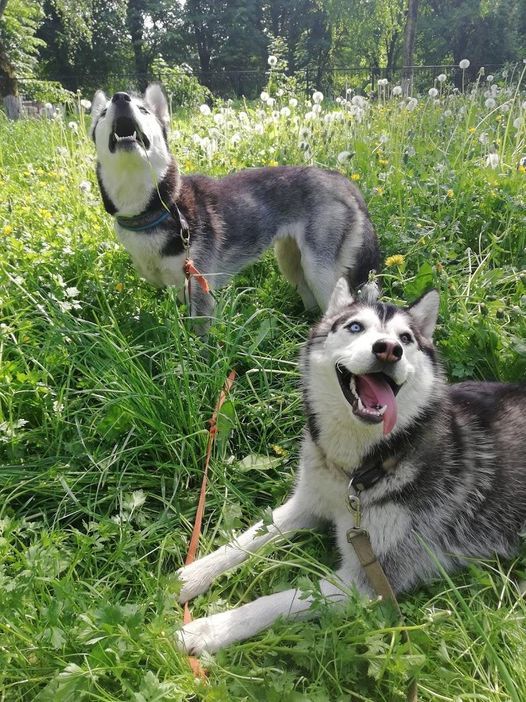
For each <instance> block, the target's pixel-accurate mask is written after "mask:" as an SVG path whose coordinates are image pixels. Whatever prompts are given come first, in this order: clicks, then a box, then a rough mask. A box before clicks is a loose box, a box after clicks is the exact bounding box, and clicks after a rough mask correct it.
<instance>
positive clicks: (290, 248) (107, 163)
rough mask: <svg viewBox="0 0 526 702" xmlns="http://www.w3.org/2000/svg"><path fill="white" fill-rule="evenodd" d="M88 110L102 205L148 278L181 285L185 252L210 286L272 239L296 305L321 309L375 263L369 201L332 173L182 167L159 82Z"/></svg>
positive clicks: (199, 295)
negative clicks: (215, 172)
mask: <svg viewBox="0 0 526 702" xmlns="http://www.w3.org/2000/svg"><path fill="white" fill-rule="evenodd" d="M91 113H92V125H91V135H92V138H93V140H94V142H95V146H96V150H97V178H98V182H99V186H100V191H101V195H102V200H103V203H104V207H105V208H106V211H107V212H109V213H110V214H111V215H113V217H114V218H115V228H116V232H117V236H118V238H119V240H120V241H121V243H122V244H123V245H124V247H125V248H126V249H127V250H128V252H129V253H130V255H131V257H132V260H133V262H134V264H135V267H136V268H137V271H138V272H139V274H140V275H141V276H142V277H143V278H145V279H146V280H148V281H149V282H151V283H153V284H154V285H156V286H159V287H162V286H166V285H173V286H176V287H177V288H179V289H180V290H182V289H183V287H184V285H185V272H184V266H185V261H187V260H188V259H189V258H190V259H192V261H193V262H194V265H195V269H196V270H197V271H199V272H200V273H202V274H203V275H204V277H205V278H206V279H207V281H208V284H209V285H210V287H211V288H212V289H213V288H220V287H222V286H223V285H225V283H227V282H228V280H230V278H231V277H232V276H233V275H235V274H236V273H237V272H239V271H240V270H241V269H242V268H244V267H245V266H246V265H248V264H250V263H253V262H254V261H256V260H257V259H258V258H259V257H260V255H261V254H262V253H263V252H264V251H265V250H266V249H268V248H269V247H270V246H274V250H275V253H276V256H277V259H278V264H279V267H280V269H281V271H282V273H283V274H284V276H285V277H286V278H287V279H288V280H289V281H290V282H291V283H292V284H293V285H294V287H295V288H296V289H297V290H298V292H299V294H300V296H301V298H302V300H303V303H304V305H305V307H306V308H308V309H310V308H314V307H316V306H318V307H320V308H321V309H322V310H324V309H325V308H326V307H327V303H328V301H329V298H330V295H331V292H332V290H333V288H334V285H335V284H336V281H337V280H338V278H339V277H340V276H342V275H347V276H348V278H349V282H350V283H351V285H352V286H353V287H357V286H359V285H361V284H363V283H365V282H366V281H367V280H368V276H369V272H370V271H372V270H375V269H377V268H378V264H379V252H378V245H377V239H376V235H375V233H374V230H373V227H372V224H371V222H370V220H369V215H368V212H367V207H366V205H365V202H364V200H363V197H362V195H361V194H360V191H359V190H358V188H356V186H355V185H354V184H353V183H351V182H350V181H349V180H348V179H347V178H345V177H344V176H343V175H342V174H340V173H337V172H334V171H328V170H324V169H321V168H315V167H310V166H298V167H296V166H279V167H273V168H250V169H246V170H243V171H239V172H237V173H232V174H230V175H227V176H224V177H223V178H211V177H207V176H203V175H182V174H181V173H180V172H179V169H178V166H177V163H176V161H175V159H174V157H173V155H172V154H171V153H170V150H169V145H168V127H169V123H170V114H169V109H168V103H167V101H166V97H165V95H164V93H163V91H162V89H161V88H160V86H159V85H157V84H152V85H150V86H148V88H147V89H146V92H145V94H144V97H143V98H139V97H132V96H130V95H129V94H128V93H124V92H118V93H115V95H113V97H112V98H111V99H108V98H107V97H106V95H105V94H104V93H103V92H101V91H98V92H97V93H96V94H95V97H94V98H93V103H92V108H91ZM187 237H189V240H188V242H187V243H188V245H186V239H187ZM190 304H191V309H190V312H191V315H192V316H193V317H204V318H210V317H211V316H212V314H213V310H214V299H213V296H212V295H211V294H208V293H207V292H206V291H204V290H202V289H201V288H199V287H198V286H197V285H194V286H192V294H191V300H190ZM204 321H205V320H204ZM205 324H206V321H205Z"/></svg>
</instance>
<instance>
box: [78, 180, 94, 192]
mask: <svg viewBox="0 0 526 702" xmlns="http://www.w3.org/2000/svg"><path fill="white" fill-rule="evenodd" d="M79 188H80V189H81V190H82V192H83V193H89V192H91V183H90V182H89V180H81V181H80V183H79Z"/></svg>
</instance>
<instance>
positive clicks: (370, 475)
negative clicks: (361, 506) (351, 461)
mask: <svg viewBox="0 0 526 702" xmlns="http://www.w3.org/2000/svg"><path fill="white" fill-rule="evenodd" d="M386 475H387V472H386V470H385V466H384V461H383V460H382V459H381V458H378V456H370V457H368V458H366V459H365V460H364V461H363V463H362V465H361V466H359V468H357V469H356V470H355V471H354V472H353V473H352V475H351V480H350V482H349V486H350V487H352V488H353V489H354V490H355V491H356V492H362V490H369V488H372V487H373V485H376V483H378V482H379V481H380V480H382V478H385V476H386Z"/></svg>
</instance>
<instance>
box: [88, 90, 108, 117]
mask: <svg viewBox="0 0 526 702" xmlns="http://www.w3.org/2000/svg"><path fill="white" fill-rule="evenodd" d="M107 102H108V98H107V97H106V94H105V93H104V91H102V90H97V92H96V93H95V95H94V96H93V100H92V101H91V121H92V122H94V121H95V120H96V119H97V117H98V116H99V114H100V113H101V112H102V110H103V109H104V108H105V107H106V104H107Z"/></svg>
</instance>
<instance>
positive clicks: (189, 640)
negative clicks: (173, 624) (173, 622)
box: [176, 613, 229, 656]
mask: <svg viewBox="0 0 526 702" xmlns="http://www.w3.org/2000/svg"><path fill="white" fill-rule="evenodd" d="M224 614H226V613H223V614H215V615H213V616H211V617H202V618H201V619H196V620H195V621H193V622H190V624H185V626H184V627H183V628H182V629H180V631H178V632H177V633H176V637H177V645H178V646H179V648H180V649H181V650H182V651H186V653H188V654H189V655H194V656H200V655H201V653H203V651H208V652H209V653H215V652H216V651H218V650H219V649H220V648H222V647H223V646H226V645H227V644H228V643H229V640H228V630H227V629H225V626H224V625H222V622H221V619H222V618H224Z"/></svg>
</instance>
